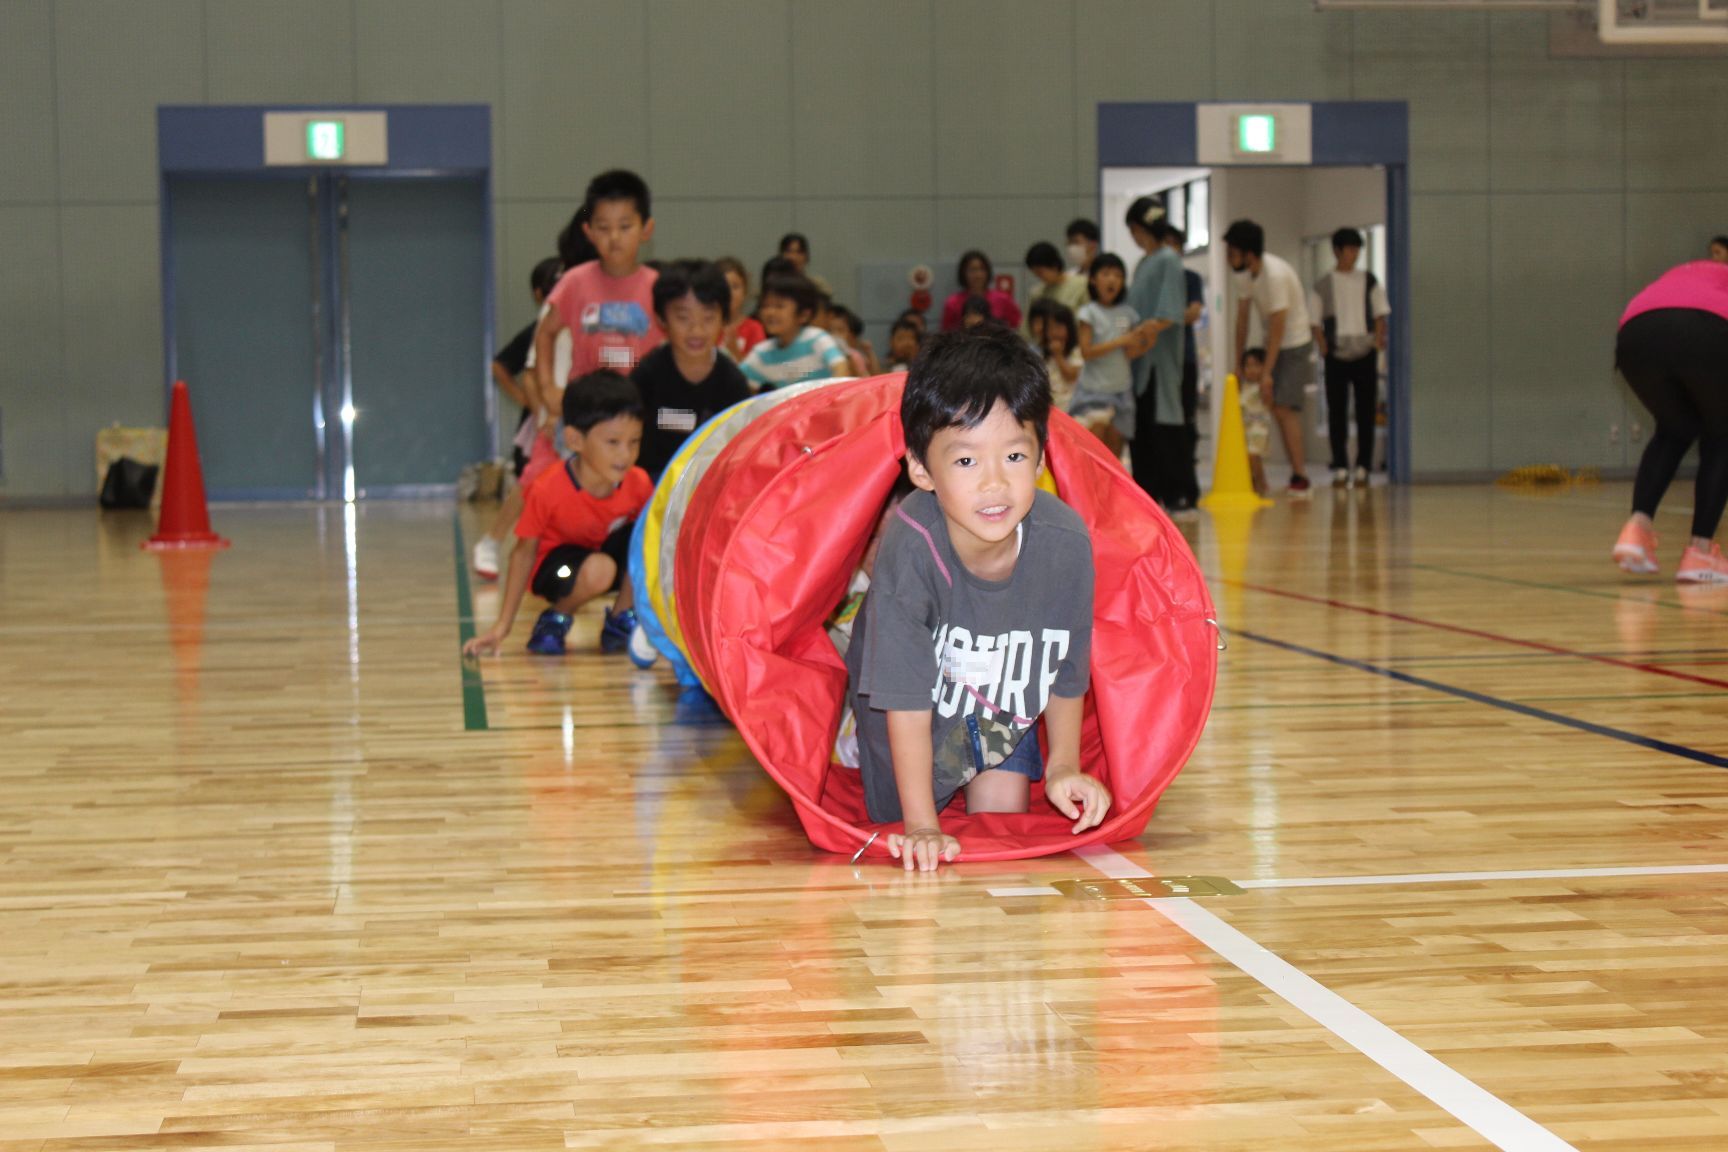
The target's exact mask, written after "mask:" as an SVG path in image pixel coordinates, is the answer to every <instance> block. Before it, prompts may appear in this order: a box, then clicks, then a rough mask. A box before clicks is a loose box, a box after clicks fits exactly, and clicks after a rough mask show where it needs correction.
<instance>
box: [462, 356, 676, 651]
mask: <svg viewBox="0 0 1728 1152" xmlns="http://www.w3.org/2000/svg"><path fill="white" fill-rule="evenodd" d="M563 411H564V443H565V446H566V447H568V448H569V449H570V451H571V452H573V453H574V455H573V456H572V457H571V458H570V459H569V460H568V461H566V462H565V464H564V465H563V466H562V467H560V468H558V469H556V470H555V471H549V472H547V473H546V474H545V475H543V476H541V477H540V478H539V479H538V480H536V481H534V483H533V484H532V485H531V486H530V487H529V489H528V496H527V500H526V503H525V505H524V507H523V509H522V517H521V519H519V520H517V522H516V547H515V548H514V549H513V550H512V551H511V553H510V573H509V575H508V576H507V577H506V579H505V584H504V603H503V604H502V606H500V608H499V609H498V619H497V621H496V622H495V623H494V624H493V625H492V627H491V628H489V629H487V631H486V633H485V634H484V635H482V636H476V637H475V638H474V639H472V640H470V641H468V643H466V644H464V645H463V646H462V653H463V655H465V656H479V655H482V654H486V653H493V652H497V651H498V647H499V645H501V644H502V643H503V642H504V638H505V637H506V636H508V635H509V634H510V627H511V625H512V624H514V623H515V622H516V613H517V611H518V610H519V609H520V608H521V606H522V598H523V596H524V595H525V594H526V593H527V592H528V590H529V588H530V585H531V586H532V588H533V591H534V595H536V596H539V597H540V598H542V599H544V600H546V601H548V602H549V603H550V604H551V607H550V608H548V609H546V611H544V612H542V613H541V614H540V618H539V619H538V620H537V621H535V623H534V632H533V635H532V636H531V637H529V640H528V651H530V652H536V653H539V654H540V655H543V656H560V655H563V653H564V637H565V635H566V634H567V633H568V632H569V631H570V624H571V619H570V617H571V613H573V612H575V611H576V609H578V608H580V607H581V606H582V605H584V604H586V603H588V601H590V600H593V599H595V598H596V597H599V596H602V595H604V594H606V593H607V592H616V591H618V590H619V588H620V586H621V585H622V583H623V580H624V573H625V570H626V568H627V567H628V563H629V551H630V533H631V530H632V527H633V525H634V524H635V521H636V517H637V515H638V514H640V513H641V511H642V509H643V507H644V506H646V505H647V503H648V498H649V497H650V496H651V495H653V492H654V484H653V481H651V480H649V479H648V473H646V472H644V471H643V470H642V469H640V468H638V467H636V454H637V452H638V451H639V450H640V449H641V447H642V398H641V396H640V395H639V394H638V393H637V391H636V385H634V384H632V383H631V382H630V381H628V380H626V379H625V378H624V377H622V376H620V375H618V374H617V373H616V372H609V371H599V372H592V373H589V374H588V375H586V376H584V377H582V378H581V379H580V380H577V381H575V382H574V383H572V384H571V385H570V386H569V387H568V388H566V389H565V390H564V399H563ZM627 610H628V607H627V606H624V607H620V609H619V611H618V612H617V613H614V612H613V611H611V610H608V611H607V613H606V623H607V626H608V627H610V626H611V625H612V624H613V618H614V615H622V614H623V612H625V611H627Z"/></svg>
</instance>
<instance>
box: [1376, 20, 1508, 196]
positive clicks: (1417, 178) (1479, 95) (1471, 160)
mask: <svg viewBox="0 0 1728 1152" xmlns="http://www.w3.org/2000/svg"><path fill="white" fill-rule="evenodd" d="M1355 27H1356V31H1355V59H1356V67H1355V77H1356V86H1355V91H1354V93H1353V96H1354V98H1355V99H1357V100H1407V101H1409V103H1410V151H1411V155H1412V156H1413V157H1415V158H1416V162H1414V163H1412V164H1411V166H1410V187H1411V190H1412V191H1415V192H1423V191H1436V192H1464V191H1485V190H1486V189H1487V187H1488V119H1489V117H1488V18H1487V16H1486V15H1484V14H1481V13H1433V12H1400V13H1397V14H1395V15H1393V14H1386V13H1374V14H1365V15H1361V16H1358V17H1357V18H1356V26H1355Z"/></svg>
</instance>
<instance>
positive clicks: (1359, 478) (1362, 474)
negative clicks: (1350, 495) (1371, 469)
mask: <svg viewBox="0 0 1728 1152" xmlns="http://www.w3.org/2000/svg"><path fill="white" fill-rule="evenodd" d="M1350 478H1351V481H1352V482H1353V483H1354V484H1355V485H1356V487H1358V488H1366V487H1368V469H1366V468H1358V469H1356V471H1354V472H1352V473H1350Z"/></svg>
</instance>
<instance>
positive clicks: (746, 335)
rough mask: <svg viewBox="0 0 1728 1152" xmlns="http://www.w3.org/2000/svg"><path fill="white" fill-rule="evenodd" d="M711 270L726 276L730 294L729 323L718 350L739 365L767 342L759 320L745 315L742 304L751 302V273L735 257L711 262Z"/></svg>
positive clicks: (746, 313) (766, 336)
mask: <svg viewBox="0 0 1728 1152" xmlns="http://www.w3.org/2000/svg"><path fill="white" fill-rule="evenodd" d="M714 266H715V267H716V268H718V269H720V271H721V272H722V273H724V274H725V276H726V284H727V287H729V288H730V289H731V290H732V307H731V310H730V315H731V319H729V320H728V321H727V322H726V332H725V334H724V335H723V336H722V337H721V340H720V350H721V351H722V352H724V353H726V355H728V356H730V357H732V359H733V360H734V361H736V362H738V363H740V364H742V363H743V362H744V357H746V356H748V355H750V349H752V348H754V347H756V345H758V344H760V343H762V341H764V340H766V339H767V338H768V334H767V333H766V332H764V331H763V330H762V322H761V321H760V320H758V319H756V318H755V317H754V316H752V315H750V314H749V313H748V312H746V311H744V303H745V301H746V300H748V299H749V298H750V273H748V272H746V271H745V270H744V265H743V264H742V263H740V262H739V260H738V258H737V257H735V256H722V257H720V259H718V260H716V261H714Z"/></svg>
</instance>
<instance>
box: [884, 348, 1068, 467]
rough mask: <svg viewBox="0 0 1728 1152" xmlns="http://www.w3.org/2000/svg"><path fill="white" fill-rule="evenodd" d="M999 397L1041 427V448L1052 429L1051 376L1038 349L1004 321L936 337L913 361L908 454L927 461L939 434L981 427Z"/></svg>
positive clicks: (903, 411)
mask: <svg viewBox="0 0 1728 1152" xmlns="http://www.w3.org/2000/svg"><path fill="white" fill-rule="evenodd" d="M998 400H1000V401H1001V402H1002V403H1004V404H1006V405H1007V406H1008V410H1009V411H1010V412H1012V413H1013V414H1014V418H1015V419H1016V420H1019V421H1020V422H1021V423H1029V424H1031V425H1032V426H1033V428H1034V429H1036V430H1037V433H1038V448H1039V450H1040V451H1042V450H1043V448H1044V441H1045V438H1046V436H1047V435H1048V434H1049V430H1050V377H1049V376H1048V375H1046V374H1045V372H1044V361H1043V359H1042V357H1041V356H1040V355H1039V353H1037V352H1035V351H1033V349H1032V346H1031V345H1029V344H1027V343H1026V341H1024V340H1022V339H1021V338H1020V334H1019V333H1017V332H1013V331H1010V330H1009V329H1008V328H1006V327H1004V326H1003V325H1001V324H980V325H979V326H978V327H976V328H963V329H956V330H955V331H952V332H941V333H938V334H937V335H935V336H932V337H931V338H930V342H929V343H927V344H926V345H924V349H923V351H921V352H919V353H918V359H917V360H915V361H913V364H912V370H911V371H910V372H909V373H907V375H906V390H905V391H904V392H903V393H902V394H901V397H900V427H901V430H902V432H903V434H904V435H905V438H906V453H907V455H908V456H911V457H912V458H913V459H915V460H917V461H919V462H920V463H923V462H924V454H925V453H927V452H928V451H930V441H931V439H933V438H934V437H935V435H936V433H938V432H940V431H941V430H942V429H944V428H976V427H977V426H978V425H979V424H981V423H982V422H983V421H984V419H985V418H986V417H987V416H989V415H990V411H991V409H993V408H995V407H996V402H997V401H998Z"/></svg>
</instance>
